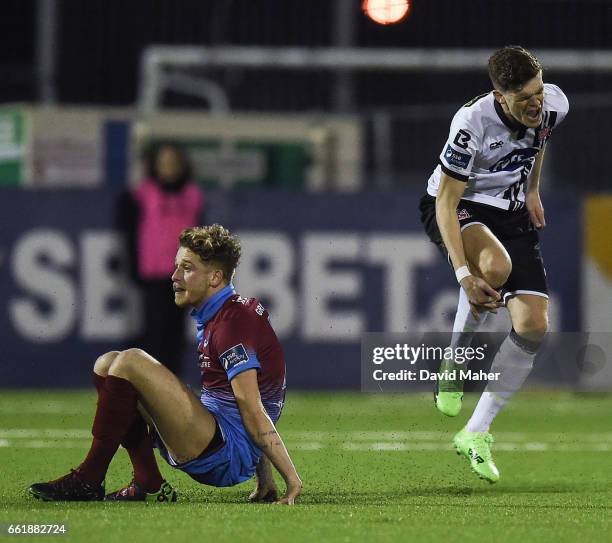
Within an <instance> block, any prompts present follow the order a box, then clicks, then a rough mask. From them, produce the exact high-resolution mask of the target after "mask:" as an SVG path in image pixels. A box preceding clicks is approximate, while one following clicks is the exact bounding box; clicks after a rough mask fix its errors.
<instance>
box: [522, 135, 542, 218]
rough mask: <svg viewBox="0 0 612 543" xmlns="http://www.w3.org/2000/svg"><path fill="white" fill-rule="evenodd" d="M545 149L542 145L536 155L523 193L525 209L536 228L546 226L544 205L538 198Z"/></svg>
mask: <svg viewBox="0 0 612 543" xmlns="http://www.w3.org/2000/svg"><path fill="white" fill-rule="evenodd" d="M545 150H546V148H545V147H544V148H543V149H541V150H540V152H539V153H538V155H537V156H536V159H535V163H534V165H533V168H532V169H531V173H530V175H529V183H528V186H527V192H526V194H525V206H526V207H527V211H529V217H530V218H531V222H532V223H533V225H534V226H535V227H536V228H537V229H538V230H540V229H542V228H544V227H545V226H546V218H545V217H544V206H542V200H541V199H540V174H541V172H542V164H543V163H544V151H545Z"/></svg>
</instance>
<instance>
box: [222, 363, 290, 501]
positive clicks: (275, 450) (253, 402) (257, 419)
mask: <svg viewBox="0 0 612 543" xmlns="http://www.w3.org/2000/svg"><path fill="white" fill-rule="evenodd" d="M231 384H232V390H233V392H234V397H235V398H236V402H237V403H238V408H239V409H240V415H241V417H242V422H243V424H244V426H245V428H246V430H247V431H248V432H249V434H250V435H251V437H252V438H253V440H254V441H255V443H256V444H257V446H258V447H259V448H260V449H261V450H262V451H263V452H264V454H265V455H266V457H267V458H269V459H270V462H272V464H273V465H274V467H275V468H276V469H277V470H278V472H279V473H280V474H281V476H282V478H283V479H284V481H285V483H286V485H287V490H286V492H285V495H284V496H283V497H282V498H281V499H280V500H279V501H277V502H276V503H281V504H286V505H293V504H294V503H295V500H296V498H297V497H298V496H299V495H300V493H301V492H302V480H301V479H300V477H299V475H298V474H297V471H296V469H295V466H294V465H293V462H292V461H291V458H290V457H289V453H288V452H287V449H286V448H285V444H284V443H283V440H282V438H281V436H280V435H279V433H278V432H277V430H276V428H275V427H274V423H273V422H272V421H271V420H270V417H269V416H268V414H267V413H266V410H265V408H264V406H263V404H262V403H261V397H260V394H259V387H258V385H257V372H256V370H254V369H252V370H247V371H244V372H242V373H240V374H239V375H237V376H236V377H234V379H232V382H231Z"/></svg>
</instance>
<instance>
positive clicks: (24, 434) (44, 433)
mask: <svg viewBox="0 0 612 543" xmlns="http://www.w3.org/2000/svg"><path fill="white" fill-rule="evenodd" d="M90 437H91V430H85V429H84V428H65V429H62V428H10V429H5V428H0V438H5V439H37V438H50V439H54V438H55V439H57V438H59V439H64V438H77V439H78V438H83V439H84V438H90Z"/></svg>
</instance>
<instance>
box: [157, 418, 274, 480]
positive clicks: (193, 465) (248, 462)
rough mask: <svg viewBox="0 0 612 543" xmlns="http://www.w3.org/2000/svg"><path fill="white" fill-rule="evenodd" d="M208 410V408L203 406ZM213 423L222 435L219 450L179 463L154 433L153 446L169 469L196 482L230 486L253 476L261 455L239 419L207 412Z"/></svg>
mask: <svg viewBox="0 0 612 543" xmlns="http://www.w3.org/2000/svg"><path fill="white" fill-rule="evenodd" d="M207 409H208V407H207ZM208 410H209V411H210V412H211V413H212V415H213V416H214V417H215V419H216V420H217V424H218V425H219V429H220V430H221V434H222V436H223V441H224V443H223V445H222V446H221V448H220V449H218V450H216V451H213V452H212V453H210V454H206V455H204V456H202V457H199V458H194V459H193V460H190V461H189V462H185V463H184V464H179V463H178V462H176V461H175V460H174V458H172V456H170V453H169V452H168V449H166V446H165V445H164V443H163V441H162V440H161V439H160V437H159V434H156V435H155V436H154V439H153V445H154V446H155V447H157V449H159V452H160V454H161V456H162V457H163V458H164V460H165V461H166V462H168V464H170V465H171V466H172V467H173V468H176V469H180V470H181V471H184V472H185V473H187V474H188V475H190V476H191V477H192V478H193V479H195V480H196V481H198V482H199V483H202V484H205V485H211V486H234V485H237V484H238V483H242V482H244V481H247V480H248V479H250V478H251V477H253V475H255V466H256V465H257V462H258V461H259V458H260V457H261V455H262V453H261V451H260V450H259V449H258V448H257V447H256V446H255V445H254V444H253V443H252V441H251V439H250V438H249V436H248V435H247V432H246V429H245V428H244V426H243V424H242V419H240V417H238V418H236V417H235V416H226V415H224V414H223V413H222V412H221V411H220V410H215V411H213V410H211V409H208Z"/></svg>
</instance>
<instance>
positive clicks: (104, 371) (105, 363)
mask: <svg viewBox="0 0 612 543" xmlns="http://www.w3.org/2000/svg"><path fill="white" fill-rule="evenodd" d="M119 354H120V353H119V351H109V352H108V353H104V354H103V355H101V356H99V357H98V358H97V359H96V361H95V363H94V367H93V371H94V373H95V374H97V375H99V376H100V377H106V376H107V375H108V370H109V369H110V367H111V365H112V363H113V362H114V361H115V358H117V356H119Z"/></svg>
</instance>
